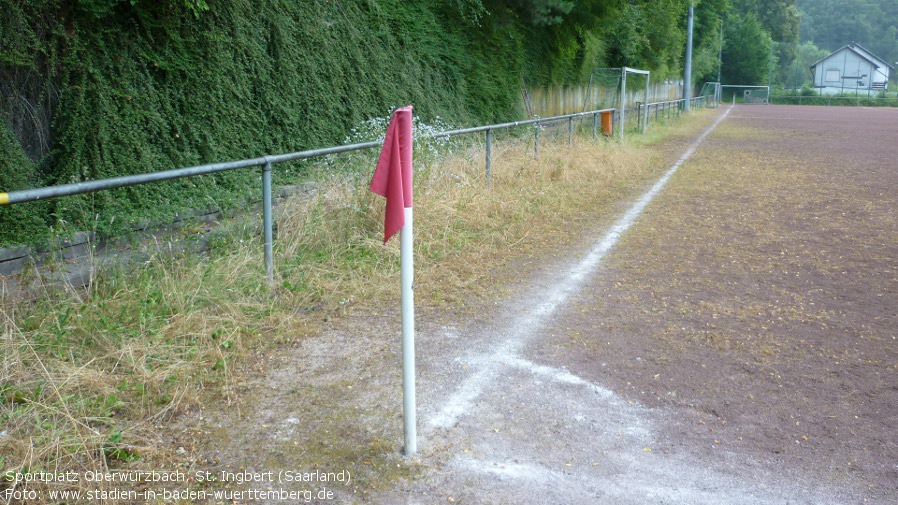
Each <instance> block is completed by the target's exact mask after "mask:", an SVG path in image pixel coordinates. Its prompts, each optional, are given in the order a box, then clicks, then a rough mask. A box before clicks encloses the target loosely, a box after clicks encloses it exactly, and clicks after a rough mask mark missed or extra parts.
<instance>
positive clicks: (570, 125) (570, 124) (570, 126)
mask: <svg viewBox="0 0 898 505" xmlns="http://www.w3.org/2000/svg"><path fill="white" fill-rule="evenodd" d="M567 143H568V145H570V146H572V145H574V116H570V117H568V118H567Z"/></svg>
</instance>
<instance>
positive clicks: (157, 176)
mask: <svg viewBox="0 0 898 505" xmlns="http://www.w3.org/2000/svg"><path fill="white" fill-rule="evenodd" d="M614 111H615V109H613V108H611V109H602V110H594V111H588V112H578V113H574V114H565V115H561V116H553V117H546V118H535V119H528V120H523V121H513V122H509V123H500V124H494V125H487V126H478V127H474V128H463V129H459V130H450V131H445V132H441V133H437V134H435V135H433V137H434V138H448V137H454V136H458V135H468V134H473V133H481V132H485V133H486V184H487V186H489V185H490V173H491V170H492V134H493V131H495V130H502V129H508V128H514V127H517V126H525V125H535V126H536V139H535V151H536V155H539V144H540V130H541V129H542V128H543V127H544V126H547V125H552V124H557V123H561V122H564V121H567V123H568V142H569V144H571V145H573V142H574V120H575V119H577V118H580V119H584V118H587V117H589V116H592V117H593V139H594V140H596V139H597V138H598V132H597V129H598V119H599V115H600V114H601V113H603V112H611V113H613V112H614ZM382 145H383V142H382V141H371V142H363V143H359V144H348V145H343V146H336V147H326V148H321V149H311V150H308V151H299V152H294V153H288V154H278V155H266V156H261V157H258V158H249V159H245V160H239V161H229V162H224V163H210V164H206V165H198V166H193V167H187V168H178V169H173V170H165V171H161V172H152V173H146V174H136V175H127V176H122V177H113V178H109V179H98V180H93V181H84V182H77V183H72V184H62V185H58V186H48V187H43V188H36V189H26V190H20V191H10V192H9V193H3V192H0V205H14V204H19V203H24V202H32V201H36V200H46V199H50V198H59V197H63V196H71V195H79V194H85V193H93V192H97V191H103V190H107V189H114V188H121V187H127V186H137V185H141V184H148V183H152V182H161V181H168V180H173V179H181V178H185V177H196V176H200V175H209V174H214V173H218V172H225V171H229V170H238V169H243V168H251V167H262V222H263V228H264V248H265V271H266V274H267V276H268V281H269V283H273V282H274V249H273V242H274V238H273V237H274V231H273V227H274V226H273V217H272V215H273V214H272V198H271V194H272V193H271V192H272V188H271V186H272V185H271V170H272V165H274V164H275V163H283V162H286V161H297V160H304V159H308V158H315V157H318V156H327V155H332V154H340V153H347V152H351V151H359V150H363V149H373V148H377V147H380V146H382Z"/></svg>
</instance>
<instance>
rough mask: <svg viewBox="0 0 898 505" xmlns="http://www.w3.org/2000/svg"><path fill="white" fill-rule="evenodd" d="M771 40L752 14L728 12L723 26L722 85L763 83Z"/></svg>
mask: <svg viewBox="0 0 898 505" xmlns="http://www.w3.org/2000/svg"><path fill="white" fill-rule="evenodd" d="M772 44H773V41H772V40H771V38H770V35H769V34H768V33H767V32H766V31H765V30H764V28H763V26H762V25H761V22H760V21H759V20H758V18H757V17H756V16H755V15H754V14H751V13H749V14H740V13H738V12H731V13H730V15H729V16H728V17H727V19H726V23H725V24H724V47H723V77H722V79H723V82H725V83H727V84H745V85H759V84H766V83H767V81H768V75H769V71H770V49H771V45H772Z"/></svg>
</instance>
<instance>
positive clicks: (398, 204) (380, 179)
mask: <svg viewBox="0 0 898 505" xmlns="http://www.w3.org/2000/svg"><path fill="white" fill-rule="evenodd" d="M368 189H370V190H371V191H373V192H374V193H377V194H378V195H380V196H382V197H384V198H386V199H387V215H386V218H385V219H384V244H386V243H387V241H388V240H390V237H392V236H393V235H395V234H396V232H397V231H399V230H400V229H401V228H402V225H404V224H405V210H404V209H405V208H406V207H409V208H410V207H411V206H412V106H411V105H408V106H406V107H402V108H401V109H396V112H394V113H393V117H392V118H391V119H390V126H388V127H387V138H386V140H384V147H383V149H382V150H381V151H380V159H379V160H378V162H377V168H375V169H374V176H373V177H372V178H371V186H369V188H368Z"/></svg>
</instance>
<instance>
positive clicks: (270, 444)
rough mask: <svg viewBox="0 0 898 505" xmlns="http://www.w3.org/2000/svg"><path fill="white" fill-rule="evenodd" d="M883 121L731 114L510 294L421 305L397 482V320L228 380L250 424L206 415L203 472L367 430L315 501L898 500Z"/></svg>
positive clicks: (287, 458) (270, 462) (299, 458)
mask: <svg viewBox="0 0 898 505" xmlns="http://www.w3.org/2000/svg"><path fill="white" fill-rule="evenodd" d="M723 113H724V111H723V110H721V114H723ZM896 126H898V111H890V110H866V109H857V110H854V109H817V108H810V107H806V108H789V107H774V106H769V107H738V108H735V109H733V110H732V111H730V112H729V115H728V117H727V118H726V119H724V120H723V121H722V122H721V124H720V125H719V126H718V127H717V128H716V129H715V130H714V132H713V133H711V134H710V136H709V137H708V138H707V139H706V140H705V141H704V142H703V143H702V144H701V145H699V146H698V147H697V148H696V149H695V152H694V153H692V157H691V158H690V159H689V160H687V161H686V162H685V163H684V164H683V166H682V167H680V168H679V170H678V171H677V172H676V173H673V172H671V174H670V175H671V178H670V180H669V181H668V182H667V185H666V186H665V187H664V188H663V189H662V188H660V187H659V188H658V190H657V194H656V195H652V197H653V199H649V200H646V201H644V202H643V203H642V204H639V203H638V202H637V203H635V204H634V206H632V207H630V208H629V209H630V212H631V213H630V214H629V215H628V214H625V211H626V210H627V209H622V210H621V214H622V216H623V217H621V218H620V220H619V221H617V222H616V223H615V224H614V225H613V226H611V227H610V228H609V227H608V226H602V227H600V229H596V230H594V231H593V233H592V234H586V235H584V236H583V240H582V244H580V245H577V246H575V247H571V248H567V247H566V248H564V249H563V250H559V251H558V252H557V255H555V256H552V257H545V258H539V259H538V261H537V260H536V259H534V260H533V263H531V264H522V265H521V272H522V275H521V276H520V278H519V279H518V280H517V282H516V283H515V284H514V285H513V286H510V288H509V291H508V294H507V296H502V297H501V298H497V299H496V300H494V301H493V303H492V304H488V303H484V304H481V305H479V306H476V307H463V308H459V309H458V310H457V311H455V312H453V313H447V312H435V311H423V312H419V317H418V323H417V326H418V334H419V347H418V360H419V372H418V381H419V386H418V395H419V407H420V411H419V419H420V427H419V432H420V433H419V435H420V440H419V450H420V455H419V456H417V457H416V458H414V459H413V460H412V461H411V463H412V464H411V466H409V463H410V462H409V461H408V460H403V459H402V458H399V457H398V456H397V457H396V458H394V459H390V460H388V461H387V462H386V463H384V462H382V461H381V460H377V458H376V457H375V456H376V454H378V453H382V452H383V451H384V450H385V449H387V448H386V447H384V445H383V444H382V443H381V445H378V442H377V441H380V440H396V439H400V438H401V418H399V417H398V416H399V415H400V412H401V411H400V410H399V409H398V408H397V406H398V405H400V404H401V398H399V397H398V396H397V395H398V394H399V392H400V391H401V386H400V376H399V369H398V366H396V367H395V369H384V368H383V367H382V366H381V365H382V364H383V363H390V362H392V361H394V360H393V357H395V356H396V353H397V348H396V346H395V344H393V343H392V342H393V341H394V340H395V339H392V338H387V336H391V335H394V334H395V331H396V330H395V324H396V322H397V319H396V314H395V313H393V312H388V313H386V314H384V313H381V314H374V313H366V314H357V315H356V316H354V317H351V318H348V319H347V320H345V321H342V322H340V323H338V324H337V325H336V328H335V329H334V330H332V331H329V332H327V333H325V334H322V335H321V336H319V337H316V338H311V339H306V340H302V341H300V342H299V343H298V344H297V345H298V346H297V348H296V349H295V350H294V351H293V352H291V353H289V355H286V356H284V357H283V358H282V359H281V360H280V361H279V362H278V363H276V366H273V367H271V370H272V371H271V372H269V373H267V374H265V375H264V376H262V377H261V378H259V379H256V380H253V381H250V382H249V383H247V384H246V385H245V386H243V387H244V389H245V390H246V391H249V392H250V394H252V395H253V396H255V397H256V401H255V402H253V404H252V409H253V415H250V416H233V415H227V413H225V412H218V413H211V412H210V414H209V415H208V417H206V418H204V419H201V421H200V422H199V426H200V428H199V429H202V430H205V433H206V435H207V439H209V440H227V441H228V443H226V444H224V443H219V444H218V445H217V446H215V447H213V446H209V445H206V446H204V447H201V448H198V449H197V453H198V454H202V458H203V460H201V461H198V462H197V464H198V465H206V466H216V467H221V468H224V467H228V468H248V469H251V470H255V471H264V470H265V469H269V468H273V467H277V468H295V469H309V468H312V467H313V466H315V465H316V464H317V463H318V462H316V461H314V460H313V459H311V457H310V455H308V454H304V453H302V452H298V451H293V450H291V448H292V447H306V446H308V445H309V444H310V443H314V442H315V441H316V440H320V442H321V444H331V446H335V447H341V446H340V444H335V443H334V439H335V437H336V439H339V438H340V434H341V433H348V432H349V431H351V430H352V431H358V430H360V429H362V430H365V431H366V432H367V434H368V435H369V436H370V438H371V440H372V443H371V444H370V445H369V446H367V447H357V446H346V447H344V448H343V450H348V451H353V453H354V454H353V456H354V458H355V459H357V460H359V461H360V464H359V465H358V467H357V468H354V469H353V471H354V472H355V473H354V478H355V479H356V483H355V484H354V485H352V486H342V487H341V486H339V485H338V486H336V487H334V489H335V492H336V495H335V498H334V500H331V502H338V503H408V504H418V503H420V504H430V503H495V504H504V503H572V504H593V503H598V504H601V503H613V504H625V505H626V504H645V503H652V504H664V503H670V504H683V503H689V504H692V503H695V504H719V503H727V504H746V505H748V504H762V503H763V504H769V503H772V504H786V503H792V504H795V503H801V504H804V503H807V504H840V503H845V504H854V503H877V504H879V503H881V504H887V503H895V502H896V501H898V487H896V486H898V435H896V430H895V425H896V424H898V368H896V367H898V341H896V327H898V320H896V307H898V259H896V258H898V217H896V209H898V201H896V200H898V169H896V166H895V161H894V160H895V159H898V156H896V155H898V143H895V142H894V141H893V140H892V141H890V140H889V137H890V136H894V133H892V132H894V131H895V129H896V128H895V127H896ZM684 150H685V149H684ZM637 207H638V209H637V211H635V212H634V211H633V209H634V208H637ZM628 216H629V217H628ZM618 239H620V241H619V242H617V240H618ZM609 240H611V241H612V242H613V243H609ZM523 272H532V273H528V274H527V275H524V274H523ZM385 342H389V343H385ZM298 379H301V380H298ZM288 385H289V386H288ZM337 395H339V397H340V398H345V404H344V405H340V406H334V405H332V403H333V402H329V401H328V400H329V398H334V397H337ZM310 413H312V414H320V415H310ZM315 418H317V419H319V420H320V421H319V422H318V423H316V424H312V425H309V424H307V420H309V419H315ZM300 420H303V421H300ZM194 429H197V428H196V426H195V427H194ZM347 438H353V437H348V435H347ZM333 450H336V449H333ZM326 454H327V453H325V455H326ZM316 457H321V456H316ZM366 461H368V462H369V464H370V463H371V462H374V461H381V463H377V464H380V465H381V467H378V468H370V470H366ZM386 466H391V467H392V466H395V467H396V468H395V472H396V475H395V477H396V478H397V479H398V480H396V481H395V483H394V484H393V485H391V486H389V487H388V488H387V489H376V488H375V486H376V482H377V479H374V478H372V479H370V481H369V480H366V472H370V474H371V475H383V474H384V473H385V472H390V471H392V470H390V468H386ZM403 475H408V476H407V477H406V478H403V477H402V476H403ZM269 487H270V486H269ZM324 502H325V503H326V501H324Z"/></svg>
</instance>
